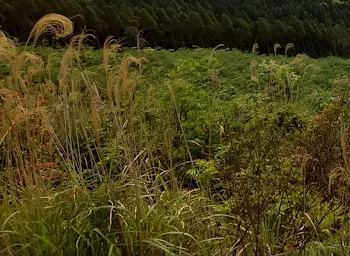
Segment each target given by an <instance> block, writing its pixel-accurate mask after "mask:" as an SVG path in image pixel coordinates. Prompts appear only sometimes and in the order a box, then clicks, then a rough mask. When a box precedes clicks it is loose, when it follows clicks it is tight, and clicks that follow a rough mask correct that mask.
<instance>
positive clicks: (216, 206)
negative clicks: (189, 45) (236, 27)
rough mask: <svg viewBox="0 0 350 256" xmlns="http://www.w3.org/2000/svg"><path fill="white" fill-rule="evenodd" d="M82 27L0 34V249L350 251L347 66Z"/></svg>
mask: <svg viewBox="0 0 350 256" xmlns="http://www.w3.org/2000/svg"><path fill="white" fill-rule="evenodd" d="M71 31H72V24H71V22H70V21H69V20H68V19H66V18H64V17H61V16H58V15H51V16H48V17H45V19H43V20H40V21H39V22H38V24H37V25H36V26H35V27H34V29H33V31H32V33H31V35H30V38H34V41H35V40H37V39H38V38H39V36H40V35H41V34H42V33H44V32H51V33H53V34H54V35H55V36H56V37H62V36H66V35H68V34H70V33H71ZM88 38H89V35H84V34H80V35H76V36H73V38H72V39H71V42H70V44H69V46H68V47H67V48H65V49H57V50H53V49H50V48H43V47H33V46H18V45H17V44H16V42H15V41H14V40H13V39H10V38H9V37H7V36H6V35H5V34H4V33H1V32H0V70H1V72H0V161H1V164H0V175H1V176H0V177H1V178H0V190H1V191H0V192H1V197H0V255H208V256H209V255H210V256H211V255H300V254H304V255H349V254H350V237H349V232H350V226H349V224H350V223H349V205H350V198H349V192H350V189H349V188H350V187H349V185H350V183H349V181H350V159H349V151H348V141H349V133H350V130H349V124H350V122H349V121H350V116H349V114H350V106H349V98H350V80H349V78H348V77H347V76H346V74H349V73H350V61H348V60H342V59H337V58H327V59H322V60H313V59H310V58H308V57H306V56H302V55H300V56H297V57H295V58H285V57H281V56H274V57H271V56H270V57H268V56H256V55H253V54H251V53H241V52H238V51H230V52H226V51H224V50H220V49H214V50H205V49H197V50H185V49H184V50H179V51H177V52H169V51H153V50H152V49H144V50H137V51H132V50H127V51H125V52H123V53H119V48H120V46H119V45H118V44H117V42H116V41H114V40H113V39H111V38H109V39H107V40H106V43H105V45H104V48H103V50H99V51H95V50H92V49H90V48H88V47H86V46H84V42H86V40H88Z"/></svg>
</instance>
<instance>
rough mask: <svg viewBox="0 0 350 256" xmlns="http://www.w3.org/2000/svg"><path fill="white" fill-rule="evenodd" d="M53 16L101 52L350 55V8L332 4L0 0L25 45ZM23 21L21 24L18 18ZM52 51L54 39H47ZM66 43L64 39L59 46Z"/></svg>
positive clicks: (3, 17) (2, 14) (5, 19)
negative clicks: (111, 48) (118, 43)
mask: <svg viewBox="0 0 350 256" xmlns="http://www.w3.org/2000/svg"><path fill="white" fill-rule="evenodd" d="M48 13H59V14H63V15H65V16H67V17H70V18H71V19H73V20H74V24H75V28H76V30H75V32H76V33H81V32H82V31H85V28H88V29H89V30H91V31H92V33H93V34H94V35H95V36H96V38H95V39H91V41H90V44H94V45H95V46H97V47H101V46H102V45H103V42H104V40H105V38H106V37H107V36H109V35H113V36H114V37H115V38H118V39H119V38H123V43H124V44H125V45H127V46H129V47H132V46H136V42H137V39H136V38H137V35H138V34H139V33H142V36H143V38H144V39H145V40H144V41H142V45H144V46H150V47H153V48H155V47H163V48H167V49H178V48H180V47H196V46H199V47H212V48H213V47H215V46H216V45H218V44H220V43H224V44H225V46H226V47H229V48H238V49H240V50H244V51H246V50H250V49H251V47H252V46H253V44H255V43H257V45H259V52H260V53H268V54H270V53H274V45H275V44H279V45H280V46H281V48H279V50H278V51H277V53H278V54H284V53H285V49H286V47H287V45H288V44H289V43H293V44H294V49H293V51H294V52H296V53H306V54H308V55H309V56H313V57H320V56H329V55H336V56H347V57H349V56H350V44H349V41H350V30H349V25H348V24H350V18H349V17H350V3H349V2H348V1H333V0H326V1H320V0H303V1H300V0H278V1H268V0H246V1H240V0H215V1H214V0H152V1H143V0H0V26H1V27H2V29H4V30H5V31H7V32H8V33H10V35H11V36H15V37H16V38H18V39H20V40H26V39H27V35H28V34H29V32H30V29H31V28H32V26H33V25H34V23H35V22H36V21H37V20H38V19H39V18H41V17H42V16H44V15H46V14H48ZM18 17H20V19H19V18H18ZM45 43H46V44H48V45H52V40H45ZM56 43H60V44H61V45H62V44H63V45H64V44H65V43H66V41H65V40H62V41H60V42H56Z"/></svg>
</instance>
